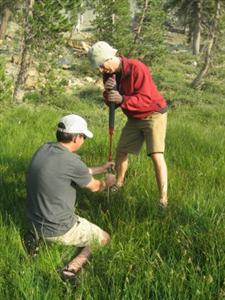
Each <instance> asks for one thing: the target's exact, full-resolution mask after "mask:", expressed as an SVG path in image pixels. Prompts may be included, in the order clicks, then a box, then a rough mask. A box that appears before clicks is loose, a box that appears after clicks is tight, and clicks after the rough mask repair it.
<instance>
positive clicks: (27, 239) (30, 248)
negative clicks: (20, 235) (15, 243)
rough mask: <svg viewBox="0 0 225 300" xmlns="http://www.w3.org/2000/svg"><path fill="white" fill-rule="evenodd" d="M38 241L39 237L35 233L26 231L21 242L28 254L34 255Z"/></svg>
mask: <svg viewBox="0 0 225 300" xmlns="http://www.w3.org/2000/svg"><path fill="white" fill-rule="evenodd" d="M39 241H40V239H39V238H38V237H37V236H36V235H35V233H33V232H31V231H28V232H27V233H26V234H25V236H24V240H23V244H24V248H25V250H26V251H27V253H28V254H29V255H30V256H32V257H34V256H36V255H37V254H38V251H39Z"/></svg>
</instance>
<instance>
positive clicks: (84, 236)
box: [45, 217, 104, 247]
mask: <svg viewBox="0 0 225 300" xmlns="http://www.w3.org/2000/svg"><path fill="white" fill-rule="evenodd" d="M103 238H104V231H103V230H102V229H101V228H100V227H98V226H97V225H95V224H93V223H91V222H89V221H88V220H86V219H84V218H81V217H78V221H77V222H76V223H75V224H74V226H73V227H72V228H71V229H70V230H69V231H67V232H66V233H65V234H63V235H60V236H56V237H46V238H45V239H46V240H47V241H50V242H59V243H62V244H64V245H73V246H76V247H85V246H90V245H91V244H93V243H99V244H100V243H101V242H102V240H103Z"/></svg>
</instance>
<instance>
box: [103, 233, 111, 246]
mask: <svg viewBox="0 0 225 300" xmlns="http://www.w3.org/2000/svg"><path fill="white" fill-rule="evenodd" d="M109 241H110V235H109V234H108V232H106V231H103V235H102V240H101V244H102V245H106V244H108V242H109Z"/></svg>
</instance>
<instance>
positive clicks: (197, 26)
mask: <svg viewBox="0 0 225 300" xmlns="http://www.w3.org/2000/svg"><path fill="white" fill-rule="evenodd" d="M195 12H196V15H195V20H194V26H193V27H194V28H193V46H192V49H193V54H194V55H198V54H199V52H200V42H201V22H202V1H201V0H198V1H197V2H196V9H195Z"/></svg>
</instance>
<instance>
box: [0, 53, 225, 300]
mask: <svg viewBox="0 0 225 300" xmlns="http://www.w3.org/2000/svg"><path fill="white" fill-rule="evenodd" d="M176 59H177V60H176V61H175V59H174V57H172V58H171V59H170V60H167V62H166V66H165V65H164V66H163V65H161V66H157V67H155V70H154V71H155V80H156V82H157V84H158V85H159V86H160V89H161V90H162V91H163V93H164V95H165V97H166V99H167V100H169V103H170V109H169V115H168V131H167V144H166V145H167V146H166V160H167V164H168V172H169V203H170V204H169V207H168V209H167V210H166V211H164V212H162V211H161V210H160V209H159V207H158V194H157V189H156V183H155V178H154V173H153V166H152V164H151V161H150V159H149V158H148V157H147V156H146V153H145V148H143V150H142V152H141V154H140V155H139V156H138V157H134V156H132V157H130V165H129V171H128V173H127V178H126V185H125V187H124V188H123V189H122V190H121V191H120V192H119V193H118V194H113V195H110V197H109V198H108V196H107V193H106V192H101V193H96V194H92V193H90V192H88V191H85V190H79V191H78V207H77V212H78V213H79V214H80V215H81V216H83V217H86V218H87V219H89V220H91V221H93V222H94V223H96V224H98V225H99V226H100V227H102V228H104V229H105V230H107V231H108V232H109V233H110V234H111V242H110V244H109V245H108V246H106V247H105V248H102V249H100V250H99V251H94V254H93V257H92V259H91V261H90V264H88V265H86V267H85V268H84V269H83V270H82V272H81V273H80V275H79V277H80V284H79V286H78V287H77V288H74V287H72V286H70V285H65V284H64V283H63V282H62V281H61V280H60V278H59V276H58V274H57V272H56V269H57V268H58V267H61V266H63V265H64V264H65V263H66V262H67V261H68V260H70V258H71V257H72V256H73V255H74V249H73V247H64V246H61V245H51V246H46V245H45V244H42V245H41V247H40V253H39V255H38V256H37V257H35V258H30V257H28V256H27V254H26V253H25V251H24V249H23V246H22V243H21V237H22V236H23V233H24V231H25V198H26V191H25V173H26V169H27V167H28V163H29V161H30V159H31V156H32V155H33V153H34V151H35V150H36V149H37V147H39V146H40V145H41V144H43V143H45V142H47V141H52V140H54V139H55V129H56V123H57V121H58V120H59V118H61V116H62V115H64V114H67V113H70V112H75V113H78V114H80V115H82V116H83V117H85V118H86V119H87V120H88V123H89V124H90V125H89V127H90V129H91V130H92V131H93V132H94V138H93V139H92V140H86V141H85V144H84V145H83V147H82V148H81V149H80V151H79V154H80V155H81V156H82V158H83V160H84V161H85V162H86V163H87V164H88V165H98V164H101V163H104V162H105V161H106V159H107V153H108V129H107V126H108V123H107V117H108V115H107V113H108V110H107V108H106V107H105V106H103V105H102V103H101V96H100V91H99V90H98V89H96V88H94V87H88V88H87V89H86V92H85V89H83V90H82V91H80V92H79V93H75V94H74V95H72V96H71V97H70V98H68V99H67V100H65V98H63V95H61V96H59V97H58V100H57V101H58V102H57V103H58V104H59V105H55V103H54V99H52V103H50V104H45V103H42V104H38V103H36V102H35V101H32V97H31V98H30V101H27V102H26V103H24V104H23V105H20V106H14V105H10V104H9V105H6V103H5V104H4V105H3V106H2V108H1V114H0V136H1V143H0V170H1V173H0V174H1V177H0V183H1V194H0V198H1V199H0V299H28V300H30V299H35V300H36V299H40V300H42V299H46V300H47V299H48V300H50V299H52V300H53V299H54V300H58V299H60V300H61V299H85V300H86V299H87V300H92V299H96V300H101V299H110V300H111V299H113V300H114V299H123V300H130V299H134V300H137V299H160V300H161V299H171V300H175V299H180V300H185V299H199V300H200V299H202V300H208V299H219V300H222V299H225V208H224V193H225V188H224V182H225V155H224V149H225V138H224V128H225V121H224V120H225V110H224V96H225V93H224V90H222V89H223V87H221V89H216V88H215V89H213V85H210V84H208V85H206V86H205V90H204V91H194V90H192V89H191V88H190V87H189V86H188V84H187V78H188V77H187V76H188V72H190V73H191V72H193V66H192V65H191V63H190V61H191V58H190V56H187V55H186V54H183V55H180V56H178V57H177V58H176ZM181 62H183V63H182V66H181ZM185 62H186V64H185ZM216 84H218V82H215V83H214V86H215V85H216ZM218 86H219V84H218ZM60 97H61V102H60V100H59V99H60ZM125 121H126V120H125V117H124V116H123V114H122V113H121V112H120V111H119V110H118V111H117V112H116V129H115V134H114V153H115V146H116V142H117V140H118V138H119V134H120V129H121V127H122V125H123V124H124V123H125Z"/></svg>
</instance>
